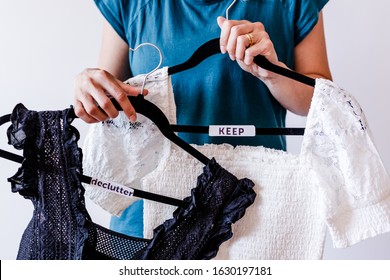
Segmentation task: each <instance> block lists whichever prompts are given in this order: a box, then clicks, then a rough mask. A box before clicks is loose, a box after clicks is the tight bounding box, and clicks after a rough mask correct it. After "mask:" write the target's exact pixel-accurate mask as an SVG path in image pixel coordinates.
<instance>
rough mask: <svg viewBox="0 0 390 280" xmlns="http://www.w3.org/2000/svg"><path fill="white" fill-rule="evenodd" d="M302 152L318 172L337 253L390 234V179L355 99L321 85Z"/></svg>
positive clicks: (324, 211) (309, 117)
mask: <svg viewBox="0 0 390 280" xmlns="http://www.w3.org/2000/svg"><path fill="white" fill-rule="evenodd" d="M306 130H307V132H308V134H307V135H305V139H304V144H303V148H302V152H303V154H304V155H306V156H307V158H308V160H309V164H310V166H311V168H312V171H313V172H314V178H316V181H317V184H316V185H317V187H318V191H319V194H320V196H319V197H320V198H321V201H322V202H323V203H322V204H321V205H323V207H322V209H323V211H322V213H323V217H324V220H325V222H326V224H327V225H328V228H329V231H330V234H331V236H332V239H333V244H334V247H336V248H345V247H348V246H351V245H353V244H355V243H357V242H360V241H362V240H364V239H367V238H369V237H374V236H377V235H379V234H382V233H385V232H389V231H390V177H389V175H388V172H387V171H386V169H385V167H384V165H383V163H382V160H381V158H380V155H379V154H378V151H377V149H376V147H375V144H374V141H373V136H372V134H371V132H370V129H369V126H368V123H367V120H366V117H365V115H364V113H363V111H362V109H361V107H360V105H359V103H358V102H357V101H356V99H355V98H354V97H353V96H352V95H351V94H349V93H348V92H347V91H345V90H342V89H340V88H339V87H338V86H337V85H335V84H334V83H332V82H330V81H325V80H322V81H321V80H317V85H316V89H315V93H314V96H313V100H312V105H311V108H310V112H309V115H308V119H307V126H306Z"/></svg>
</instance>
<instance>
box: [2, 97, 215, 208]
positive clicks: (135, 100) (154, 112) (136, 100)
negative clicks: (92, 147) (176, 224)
mask: <svg viewBox="0 0 390 280" xmlns="http://www.w3.org/2000/svg"><path fill="white" fill-rule="evenodd" d="M131 102H132V104H133V106H136V108H137V110H138V112H140V113H141V114H142V112H141V111H143V110H146V111H149V112H151V113H150V114H148V113H145V114H146V116H147V117H149V116H150V117H151V118H153V119H151V120H152V121H154V122H157V118H158V119H160V123H159V125H160V126H161V128H160V126H159V125H157V126H158V127H159V128H160V130H161V132H162V133H163V134H164V133H165V134H164V135H168V136H169V137H170V140H171V139H172V140H171V141H174V142H175V143H177V144H178V145H179V146H181V147H182V148H183V147H184V148H185V149H187V150H189V151H190V153H193V152H194V151H193V150H195V148H193V147H192V146H190V145H189V144H187V143H186V142H184V141H183V140H181V139H180V138H179V137H177V136H176V135H175V134H174V133H173V132H172V134H173V135H174V136H175V137H176V138H178V139H179V140H181V141H178V140H177V139H174V138H175V137H173V136H172V135H171V132H170V131H171V130H170V127H169V124H168V126H167V124H166V123H168V120H167V119H166V117H165V115H164V114H163V113H162V112H161V111H160V109H159V108H158V107H157V106H155V105H154V104H152V103H150V102H148V101H146V100H145V99H144V98H143V96H142V95H140V96H139V97H132V99H131ZM134 104H137V105H134ZM145 104H146V105H145ZM116 106H119V105H118V104H116ZM156 108H157V109H156ZM69 114H70V117H76V115H75V114H74V111H70V112H69ZM161 114H162V115H161ZM10 117H11V115H10V114H8V115H4V116H2V117H0V126H1V125H3V124H5V123H6V122H9V121H10ZM168 136H167V137H168ZM183 142H184V143H185V144H183ZM188 147H190V148H189V149H188ZM195 151H196V152H197V154H196V156H197V157H199V160H200V159H202V160H203V161H202V162H203V163H204V164H207V162H208V158H207V157H206V156H204V155H203V154H201V153H200V152H199V151H197V150H195ZM0 157H2V158H5V159H7V160H10V161H14V162H17V163H22V162H23V161H24V157H23V156H20V155H17V154H14V153H10V152H8V151H4V150H2V149H0ZM80 181H81V182H83V183H86V184H90V183H91V181H92V177H89V176H86V175H83V174H81V175H80ZM132 189H133V190H134V193H133V195H134V196H135V197H140V198H145V199H148V200H152V201H156V202H161V203H164V204H169V205H173V206H178V207H180V206H181V207H185V206H186V205H187V204H186V203H185V202H184V201H183V200H179V199H176V198H172V197H167V196H163V195H159V194H154V193H150V192H146V191H142V190H139V189H134V188H132Z"/></svg>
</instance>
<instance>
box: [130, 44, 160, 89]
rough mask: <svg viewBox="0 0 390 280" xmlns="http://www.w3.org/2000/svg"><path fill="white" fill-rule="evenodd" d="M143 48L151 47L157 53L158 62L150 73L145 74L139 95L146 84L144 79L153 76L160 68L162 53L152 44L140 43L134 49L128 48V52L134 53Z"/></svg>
mask: <svg viewBox="0 0 390 280" xmlns="http://www.w3.org/2000/svg"><path fill="white" fill-rule="evenodd" d="M143 46H152V47H153V48H155V49H156V50H157V51H158V54H159V56H160V62H159V63H158V65H157V66H156V68H154V69H153V70H152V71H150V72H149V73H147V74H146V75H145V77H144V81H143V83H142V88H141V94H142V93H143V92H144V89H145V84H146V79H147V78H148V77H149V75H151V74H153V73H154V72H155V71H156V70H157V69H159V68H160V66H161V64H162V59H163V57H162V53H161V50H160V48H159V47H157V46H156V45H154V44H152V43H142V44H139V45H138V46H137V47H136V48H134V49H133V48H129V50H130V51H133V52H135V51H136V50H138V49H139V48H140V47H143Z"/></svg>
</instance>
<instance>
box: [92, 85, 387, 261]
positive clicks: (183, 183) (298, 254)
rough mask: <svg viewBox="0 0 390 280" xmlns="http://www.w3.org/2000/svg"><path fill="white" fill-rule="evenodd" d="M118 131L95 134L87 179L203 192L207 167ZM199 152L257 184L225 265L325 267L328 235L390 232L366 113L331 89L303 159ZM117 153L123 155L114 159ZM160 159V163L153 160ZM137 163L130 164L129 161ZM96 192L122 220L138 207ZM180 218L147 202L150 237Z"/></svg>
mask: <svg viewBox="0 0 390 280" xmlns="http://www.w3.org/2000/svg"><path fill="white" fill-rule="evenodd" d="M166 79H167V80H166V81H167V82H168V84H169V81H168V78H166ZM161 94H164V93H163V92H161ZM165 94H166V93H165ZM171 94H172V92H171V91H169V94H168V95H171ZM171 100H173V99H171ZM168 107H169V106H168ZM110 130H114V127H112V126H107V125H106V124H105V125H100V126H97V127H96V128H94V130H92V131H91V134H89V138H94V140H95V143H93V144H91V142H86V146H85V147H84V153H85V154H86V157H85V161H84V169H85V173H86V174H91V173H92V174H93V175H96V176H98V177H100V178H105V177H106V178H107V179H110V180H113V181H116V182H119V183H122V184H129V186H134V187H140V188H142V189H144V190H147V191H151V192H155V193H159V194H163V195H167V196H172V197H176V198H184V197H186V196H188V195H189V193H190V190H191V189H192V188H193V187H195V184H196V178H197V176H198V175H199V174H201V172H202V168H203V166H202V164H201V163H199V162H198V161H196V159H194V158H192V157H191V156H190V155H189V154H187V153H186V152H185V151H183V150H181V149H180V148H178V147H176V146H175V145H174V144H171V143H170V142H167V141H166V140H164V139H162V138H163V136H160V137H159V138H158V139H156V142H152V141H151V139H150V138H143V140H146V143H147V144H146V145H148V150H144V148H143V147H142V146H141V148H140V147H139V146H136V145H135V144H134V143H135V142H136V141H139V140H140V139H133V138H131V137H128V138H127V139H128V140H127V141H123V142H120V143H118V142H119V141H120V140H118V139H116V138H120V137H118V136H117V135H118V133H124V131H126V130H128V129H117V128H116V127H115V130H116V131H117V132H115V133H116V137H113V136H114V134H113V133H114V132H108V131H110ZM127 133H134V131H132V132H127ZM96 135H99V137H97V136H96ZM105 135H108V136H109V137H111V139H104V136H105ZM120 135H123V134H120ZM122 137H123V138H124V137H125V136H122ZM137 137H143V136H142V135H141V134H139V136H137ZM114 138H115V140H114ZM130 139H131V140H130ZM96 140H98V141H99V144H97V143H96ZM88 141H91V140H90V139H89V140H88ZM114 141H115V142H114ZM129 141H130V142H129ZM113 142H114V144H113ZM141 142H143V141H140V143H141ZM100 143H102V144H101V145H100ZM135 147H136V148H135ZM196 148H197V149H198V150H199V151H201V152H202V153H203V154H205V155H206V156H208V157H215V158H216V160H217V162H218V163H219V164H221V165H222V166H223V167H224V168H225V169H227V170H228V171H229V172H231V173H232V174H234V175H235V176H237V177H238V178H243V177H247V178H249V179H251V180H252V181H253V182H254V183H255V191H256V193H257V197H256V200H255V203H254V204H253V205H252V206H251V207H249V208H248V210H247V213H246V214H245V216H244V217H243V218H242V219H241V220H240V221H238V222H237V223H236V224H234V226H233V234H234V235H233V238H232V239H230V240H229V241H227V242H225V243H224V244H222V246H221V247H220V250H219V253H218V255H217V259H320V258H321V257H322V252H323V247H324V240H325V236H326V228H329V230H330V233H331V236H332V239H333V242H334V246H335V247H337V248H344V247H347V246H350V245H353V244H355V243H357V242H359V241H361V240H363V239H366V238H369V237H373V236H376V235H378V234H381V233H384V232H387V231H390V179H389V176H388V173H387V172H386V170H385V168H384V166H383V164H382V161H381V159H380V156H379V155H378V153H377V150H376V148H375V145H374V143H373V141H372V136H371V133H370V130H369V128H368V125H367V121H366V119H365V117H364V114H363V112H362V109H361V108H360V106H359V104H358V103H357V102H356V100H355V99H354V98H353V97H352V96H351V95H350V94H349V93H347V92H346V91H344V90H342V89H340V88H339V87H338V86H337V85H335V84H334V83H332V82H330V81H327V80H323V79H318V80H317V83H316V87H315V92H314V97H313V100H312V104H311V108H310V112H309V115H308V117H307V124H306V131H305V135H304V137H303V144H302V149H301V153H300V154H299V155H292V154H289V153H287V152H284V151H278V150H273V149H268V148H264V147H249V146H238V147H232V146H230V145H204V146H196ZM115 150H118V151H119V152H118V153H115V154H114V151H115ZM125 151H129V152H127V153H126V154H124V153H125ZM150 153H151V154H153V155H154V154H155V153H157V154H158V156H154V157H152V159H150V158H149V157H148V154H150ZM134 154H135V155H137V156H136V157H134ZM132 155H133V158H132V159H133V160H134V161H133V162H130V161H129V160H128V159H126V158H128V157H131V156H132ZM143 155H145V157H143ZM119 156H120V157H119ZM146 157H148V159H146ZM124 158H125V159H124ZM140 159H143V160H140ZM145 163H148V164H146V165H145ZM150 163H153V164H150ZM129 166H130V167H129ZM128 168H130V170H129V169H128ZM141 169H142V170H143V171H142V172H139V170H141ZM129 177H131V179H129ZM122 180H123V181H122ZM134 183H136V185H137V186H135V185H132V184H134ZM88 193H89V194H92V199H94V200H95V201H96V202H97V203H99V204H100V205H102V206H103V207H104V208H105V209H108V210H110V211H111V212H112V213H120V212H121V211H122V210H123V209H124V208H125V207H126V206H127V205H129V204H130V203H131V201H130V200H129V199H125V198H117V197H115V196H112V195H107V194H105V193H103V191H100V190H93V191H92V190H88ZM173 211H174V207H173V206H169V205H165V204H161V203H156V202H153V201H147V200H145V202H144V233H145V237H146V238H150V237H151V234H152V230H153V228H155V227H156V226H157V225H159V224H161V222H162V221H164V220H166V219H168V218H170V217H171V216H172V212H173Z"/></svg>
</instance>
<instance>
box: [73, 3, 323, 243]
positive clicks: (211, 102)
mask: <svg viewBox="0 0 390 280" xmlns="http://www.w3.org/2000/svg"><path fill="white" fill-rule="evenodd" d="M95 2H96V4H97V7H98V8H99V10H100V11H101V12H102V14H103V15H104V17H105V18H106V22H105V25H104V31H103V41H102V47H101V53H100V58H99V63H98V68H93V69H91V68H90V69H86V70H84V71H83V72H82V73H80V74H79V75H78V77H77V78H76V89H75V102H74V105H75V112H76V114H77V116H79V117H80V118H82V119H83V120H84V121H86V122H88V123H94V122H100V121H104V120H107V119H109V118H115V117H116V116H117V115H118V111H117V110H116V109H115V108H114V106H113V105H112V103H111V102H110V100H109V97H113V98H115V99H116V100H117V101H118V102H119V104H120V106H121V107H122V109H123V111H124V113H125V114H126V116H127V117H128V118H129V119H130V120H131V121H135V120H136V115H135V111H134V109H133V107H132V105H131V103H130V102H129V100H128V99H127V95H137V94H139V92H140V89H139V88H135V87H131V86H129V85H126V84H124V83H122V82H121V81H123V80H126V79H128V78H129V77H131V76H135V75H138V74H143V73H147V72H149V71H150V70H151V69H153V68H154V67H155V66H156V65H158V55H157V54H156V51H155V49H153V48H144V49H143V50H142V51H137V52H129V47H131V48H134V47H136V46H138V45H139V44H141V43H145V42H148V43H153V44H155V45H156V46H158V47H159V48H160V49H161V51H162V53H163V58H164V60H163V66H168V67H169V66H174V65H177V64H180V63H182V62H184V61H185V60H187V59H188V58H189V57H190V56H191V55H192V53H193V52H194V51H195V50H196V49H197V48H198V47H199V46H200V45H202V44H203V43H205V42H207V41H208V40H210V39H213V38H216V37H219V38H220V48H221V53H222V54H223V55H215V56H213V57H211V58H209V59H207V60H205V61H204V62H202V63H201V64H200V65H198V66H196V67H194V68H193V69H190V70H187V71H183V72H180V73H178V74H175V75H173V76H172V84H173V92H174V97H175V103H176V107H177V112H176V116H177V123H178V124H183V125H205V126H207V125H210V124H214V125H229V124H231V125H247V124H251V125H255V126H256V127H284V126H285V118H286V110H289V111H291V112H293V113H296V114H299V115H306V114H307V113H308V110H309V107H310V103H311V98H312V94H313V89H312V88H311V87H309V86H306V85H304V84H301V83H299V82H296V81H294V80H290V79H288V78H285V77H282V76H279V75H277V74H274V73H271V72H269V71H266V70H264V69H261V68H260V67H258V66H257V65H256V64H254V63H253V58H254V57H255V56H257V55H263V56H265V57H266V58H267V59H268V60H269V61H270V62H272V63H274V64H277V65H279V66H282V67H286V68H290V69H293V70H295V71H297V72H300V73H302V74H304V75H307V76H311V77H313V78H317V77H323V78H327V79H331V74H330V70H329V66H328V61H327V55H326V45H325V36H324V29H323V15H322V12H321V10H322V8H323V6H324V5H325V4H326V3H327V0H280V1H265V0H249V1H237V2H236V3H235V4H234V5H233V6H232V7H231V8H230V9H229V19H226V18H225V17H222V15H225V12H226V10H227V9H228V7H229V6H230V4H232V1H231V0H177V1H176V0H175V1H164V0H139V1H130V0H127V1H126V0H114V1H108V0H95ZM215 19H216V22H215ZM143 94H147V91H144V92H143ZM98 106H99V107H100V108H99V107H98ZM180 137H181V138H183V139H184V140H185V141H187V142H188V143H194V144H204V143H215V144H219V143H230V144H232V145H254V146H260V145H262V146H265V147H270V148H275V149H282V150H285V149H286V141H285V137H283V136H256V137H250V138H249V137H246V138H234V137H231V138H229V137H223V138H219V137H217V138H212V137H209V136H208V135H202V134H185V133H183V134H181V135H180ZM129 221H131V222H129ZM129 224H131V225H133V226H132V227H129V226H128V225H129ZM122 226H123V227H122ZM111 227H112V229H114V230H117V231H121V232H124V233H127V234H131V235H136V236H142V202H137V203H134V204H133V205H132V206H130V207H129V209H128V210H127V211H125V212H124V214H123V215H122V216H121V218H119V219H118V218H115V219H114V220H113V223H112V226H111Z"/></svg>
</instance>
